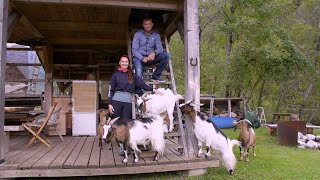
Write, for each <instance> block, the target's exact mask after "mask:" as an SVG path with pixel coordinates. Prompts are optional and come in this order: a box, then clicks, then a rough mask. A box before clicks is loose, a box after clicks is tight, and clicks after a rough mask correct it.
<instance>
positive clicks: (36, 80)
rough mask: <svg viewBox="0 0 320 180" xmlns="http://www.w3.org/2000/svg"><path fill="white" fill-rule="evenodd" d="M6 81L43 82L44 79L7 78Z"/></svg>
mask: <svg viewBox="0 0 320 180" xmlns="http://www.w3.org/2000/svg"><path fill="white" fill-rule="evenodd" d="M6 82H45V80H44V79H7V80H6Z"/></svg>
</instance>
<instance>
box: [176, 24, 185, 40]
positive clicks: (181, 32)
mask: <svg viewBox="0 0 320 180" xmlns="http://www.w3.org/2000/svg"><path fill="white" fill-rule="evenodd" d="M176 25H177V29H178V33H179V35H180V38H181V40H182V42H183V44H184V25H183V21H178V22H177V24H176Z"/></svg>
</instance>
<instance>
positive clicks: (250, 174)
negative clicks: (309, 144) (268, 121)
mask: <svg viewBox="0 0 320 180" xmlns="http://www.w3.org/2000/svg"><path fill="white" fill-rule="evenodd" d="M223 131H224V132H225V133H226V134H227V135H228V136H229V137H230V138H237V137H238V134H239V130H237V131H233V130H231V129H226V130H225V129H224V130H223ZM255 132H256V135H257V146H256V153H257V156H256V157H254V156H253V155H252V154H251V152H250V155H249V159H250V161H249V162H245V161H238V162H237V166H236V170H235V173H234V174H233V175H232V176H230V175H228V174H227V171H226V169H225V168H224V167H219V168H210V169H208V172H207V173H206V174H204V175H202V176H195V177H185V176H183V174H182V173H179V172H175V173H157V174H146V175H138V176H137V175H134V176H131V177H130V176H127V177H123V178H124V179H131V178H133V179H135V178H139V179H246V180H247V179H277V180H278V179H281V180H282V179H320V178H319V176H320V151H314V150H309V149H298V148H296V147H286V146H280V145H278V144H277V138H276V136H269V135H268V134H267V129H266V128H265V127H261V128H259V129H255ZM314 133H315V134H320V131H315V132H314ZM234 153H235V155H236V157H237V158H239V148H238V147H234Z"/></svg>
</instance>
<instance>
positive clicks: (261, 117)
mask: <svg viewBox="0 0 320 180" xmlns="http://www.w3.org/2000/svg"><path fill="white" fill-rule="evenodd" d="M256 113H257V115H258V119H259V120H260V124H262V122H263V121H264V125H266V124H267V119H266V114H265V113H264V109H263V107H257V108H256Z"/></svg>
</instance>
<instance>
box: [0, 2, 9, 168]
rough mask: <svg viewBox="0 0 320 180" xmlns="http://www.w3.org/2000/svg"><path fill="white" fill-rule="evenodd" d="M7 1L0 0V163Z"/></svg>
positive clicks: (2, 145)
mask: <svg viewBox="0 0 320 180" xmlns="http://www.w3.org/2000/svg"><path fill="white" fill-rule="evenodd" d="M8 9H9V1H8V0H2V1H0V40H1V42H0V164H1V163H2V162H4V150H5V146H6V144H5V142H4V138H5V137H4V103H5V77H6V56H7V39H8V37H7V33H8V32H7V31H8Z"/></svg>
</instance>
